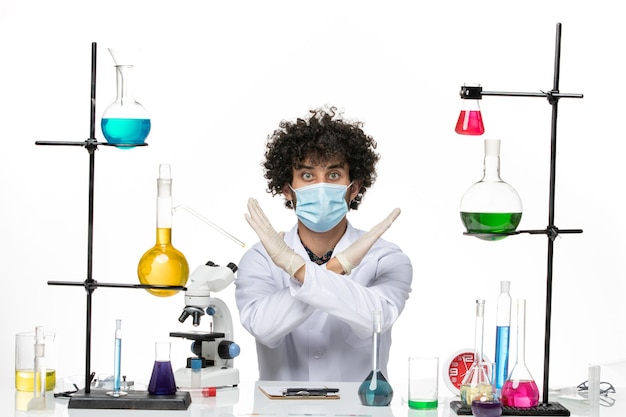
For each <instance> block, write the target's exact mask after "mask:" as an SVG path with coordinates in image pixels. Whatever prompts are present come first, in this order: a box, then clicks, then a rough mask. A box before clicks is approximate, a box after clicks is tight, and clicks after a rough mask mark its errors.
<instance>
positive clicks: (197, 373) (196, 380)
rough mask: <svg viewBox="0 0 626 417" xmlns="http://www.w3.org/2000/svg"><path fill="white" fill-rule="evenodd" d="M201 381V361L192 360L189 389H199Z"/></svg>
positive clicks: (198, 359)
mask: <svg viewBox="0 0 626 417" xmlns="http://www.w3.org/2000/svg"><path fill="white" fill-rule="evenodd" d="M201 379H202V360H201V359H200V358H193V359H192V360H191V384H190V385H189V386H190V387H191V388H200V385H201Z"/></svg>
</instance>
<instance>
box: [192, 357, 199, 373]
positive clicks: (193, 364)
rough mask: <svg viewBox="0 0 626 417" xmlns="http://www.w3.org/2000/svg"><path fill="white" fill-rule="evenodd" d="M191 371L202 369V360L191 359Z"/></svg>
mask: <svg viewBox="0 0 626 417" xmlns="http://www.w3.org/2000/svg"><path fill="white" fill-rule="evenodd" d="M191 369H192V370H193V369H202V359H200V358H193V359H192V360H191Z"/></svg>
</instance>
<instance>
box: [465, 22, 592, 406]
mask: <svg viewBox="0 0 626 417" xmlns="http://www.w3.org/2000/svg"><path fill="white" fill-rule="evenodd" d="M561 32H562V28H561V23H557V25H556V45H555V54H554V77H553V85H552V89H551V90H550V91H546V92H539V93H534V92H531V93H525V92H500V91H482V90H481V91H480V92H479V93H478V94H479V95H480V96H504V97H544V98H547V100H548V103H549V104H550V106H551V108H552V119H551V125H550V178H549V188H550V192H549V196H548V226H547V227H546V228H545V229H540V230H519V231H515V232H511V233H503V235H514V234H520V233H529V234H533V235H546V236H547V238H548V248H547V277H546V315H545V335H544V357H543V361H544V363H543V396H542V404H540V407H538V409H537V413H536V414H532V413H531V414H529V413H530V412H531V410H525V412H526V413H525V414H524V415H548V414H542V413H545V412H546V406H551V410H550V414H549V415H566V416H568V415H570V413H569V411H568V410H567V409H566V408H564V407H563V406H560V404H558V403H553V404H550V403H549V399H548V392H549V375H550V337H551V317H552V281H553V263H554V240H555V239H556V238H557V236H559V234H571V233H582V232H583V231H582V229H559V228H557V227H556V226H555V224H554V217H555V216H554V203H555V189H556V186H555V184H556V181H555V178H556V144H557V141H556V140H557V117H558V103H559V99H561V98H583V95H582V94H568V93H561V92H560V91H559V81H560V71H561ZM464 88H465V87H462V89H461V98H463V97H464V95H465V93H464ZM465 234H466V235H469V236H472V235H474V234H472V233H465ZM542 406H543V407H542ZM457 408H458V407H457ZM458 414H462V413H458ZM470 414H471V411H470ZM503 414H505V413H504V412H503ZM509 415H510V414H509Z"/></svg>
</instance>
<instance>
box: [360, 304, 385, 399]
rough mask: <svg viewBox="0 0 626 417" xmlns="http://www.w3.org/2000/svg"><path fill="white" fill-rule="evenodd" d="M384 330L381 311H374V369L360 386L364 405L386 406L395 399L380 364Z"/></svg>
mask: <svg viewBox="0 0 626 417" xmlns="http://www.w3.org/2000/svg"><path fill="white" fill-rule="evenodd" d="M381 331H382V324H381V312H380V311H378V310H377V311H375V312H374V329H373V332H372V370H371V371H370V373H369V375H368V376H367V378H365V380H364V381H363V382H362V383H361V385H360V386H359V391H358V394H359V399H360V400H361V404H363V405H372V406H386V405H389V404H390V403H391V400H392V399H393V388H391V385H390V384H389V382H387V378H385V375H383V373H382V371H381V370H380V365H379V360H380V359H379V350H380V333H381Z"/></svg>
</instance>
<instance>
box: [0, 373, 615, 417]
mask: <svg viewBox="0 0 626 417" xmlns="http://www.w3.org/2000/svg"><path fill="white" fill-rule="evenodd" d="M258 385H262V386H272V385H273V386H281V387H294V386H320V385H327V386H333V387H337V388H339V389H340V395H341V398H340V399H338V400H301V399H298V400H270V399H269V398H267V397H266V396H265V394H263V393H262V392H261V391H260V390H259V389H258ZM358 386H359V384H358V383H345V382H343V383H336V382H333V383H322V382H320V383H317V382H276V381H271V382H269V381H261V382H242V383H241V384H239V386H238V387H236V388H222V389H219V390H218V392H217V395H216V397H211V398H204V397H202V396H201V395H198V394H195V393H194V394H192V403H191V405H190V406H189V408H188V409H187V410H181V411H172V410H91V409H74V408H73V409H68V400H67V399H54V397H53V396H52V395H51V393H49V394H50V395H49V398H48V409H47V410H44V411H25V410H24V408H25V407H24V403H25V396H26V397H27V396H28V394H25V393H18V392H15V391H14V392H13V395H12V396H11V397H12V399H13V401H8V402H5V403H4V404H3V406H2V408H3V410H5V409H7V408H6V407H11V409H12V410H13V411H14V414H5V413H3V414H2V415H3V417H4V416H5V415H6V416H10V415H14V416H15V417H22V416H54V417H95V416H98V417H103V416H120V417H124V416H133V417H145V416H163V417H165V416H180V417H187V416H189V417H213V416H215V417H231V416H232V417H252V416H255V417H322V416H328V417H449V416H456V414H455V413H454V412H453V411H451V410H450V407H449V403H450V401H451V400H454V399H455V398H454V397H448V398H440V399H439V408H438V409H437V410H430V411H421V410H411V409H409V408H408V405H407V403H406V394H405V388H406V387H394V397H393V401H392V403H391V405H390V406H389V407H367V406H363V405H361V403H360V401H359V398H358V395H357V390H358ZM622 391H624V389H617V393H616V394H613V397H614V398H616V400H617V401H616V403H615V405H614V406H613V407H599V409H598V410H596V411H597V412H599V414H597V415H598V416H599V417H618V416H619V417H624V416H626V395H624V394H623V392H622ZM456 399H458V398H456ZM555 400H556V401H558V402H560V403H561V404H563V405H564V406H565V407H567V408H568V409H569V410H570V412H571V413H572V416H574V417H583V416H585V417H588V416H589V417H594V416H595V414H594V413H592V411H593V410H591V409H590V407H589V406H588V405H586V404H585V403H583V402H582V401H576V400H568V399H561V398H557V399H555ZM27 401H28V400H27V399H26V402H27ZM551 401H552V399H551Z"/></svg>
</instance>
